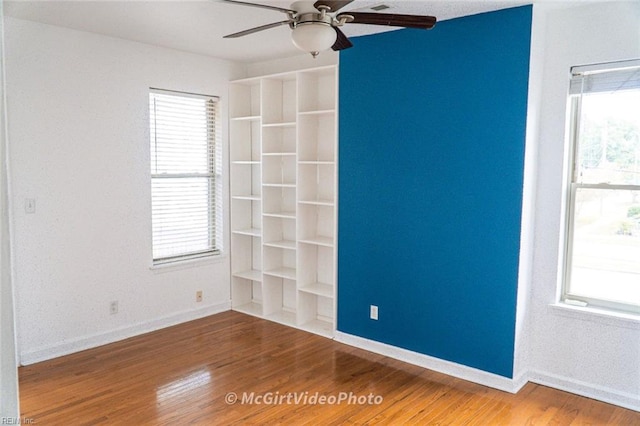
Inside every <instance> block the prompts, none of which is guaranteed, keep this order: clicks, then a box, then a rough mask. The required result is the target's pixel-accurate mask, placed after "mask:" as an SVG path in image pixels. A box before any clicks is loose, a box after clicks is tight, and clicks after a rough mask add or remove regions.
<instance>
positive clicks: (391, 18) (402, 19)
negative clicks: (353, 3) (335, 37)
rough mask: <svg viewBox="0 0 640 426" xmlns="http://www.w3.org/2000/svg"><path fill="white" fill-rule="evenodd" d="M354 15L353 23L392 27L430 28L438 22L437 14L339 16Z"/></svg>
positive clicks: (360, 13)
mask: <svg viewBox="0 0 640 426" xmlns="http://www.w3.org/2000/svg"><path fill="white" fill-rule="evenodd" d="M346 15H350V16H353V21H350V23H353V24H371V25H388V26H392V27H407V28H421V29H425V30H428V29H430V28H433V26H434V25H435V24H436V18H435V16H420V15H393V14H389V13H369V12H346V13H341V14H340V15H338V16H337V18H338V19H340V17H341V16H346Z"/></svg>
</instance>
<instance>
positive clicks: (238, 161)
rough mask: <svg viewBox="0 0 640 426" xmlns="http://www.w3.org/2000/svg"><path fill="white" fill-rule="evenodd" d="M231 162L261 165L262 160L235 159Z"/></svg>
mask: <svg viewBox="0 0 640 426" xmlns="http://www.w3.org/2000/svg"><path fill="white" fill-rule="evenodd" d="M231 164H236V165H252V166H255V165H257V166H259V165H260V164H262V163H261V162H260V161H253V160H235V161H232V162H231Z"/></svg>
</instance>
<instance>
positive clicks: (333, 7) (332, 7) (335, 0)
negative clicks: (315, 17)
mask: <svg viewBox="0 0 640 426" xmlns="http://www.w3.org/2000/svg"><path fill="white" fill-rule="evenodd" d="M352 1H353V0H342V1H340V0H319V1H317V2H315V3H314V4H313V7H315V8H316V9H318V6H327V7H328V8H329V12H336V11H338V10H340V9H342V8H343V7H345V6H346V5H348V4H349V3H351V2H352ZM318 10H320V9H318Z"/></svg>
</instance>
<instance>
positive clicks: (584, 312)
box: [548, 302, 640, 330]
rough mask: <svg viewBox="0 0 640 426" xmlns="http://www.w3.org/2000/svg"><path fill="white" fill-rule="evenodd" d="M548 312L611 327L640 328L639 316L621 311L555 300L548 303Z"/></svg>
mask: <svg viewBox="0 0 640 426" xmlns="http://www.w3.org/2000/svg"><path fill="white" fill-rule="evenodd" d="M548 307H549V312H551V313H552V314H555V315H560V316H563V317H567V318H572V319H577V320H582V321H591V322H595V323H598V324H602V325H609V326H612V327H621V328H630V329H632V330H640V316H638V315H634V314H627V313H623V312H615V311H607V310H604V309H597V308H592V307H581V306H572V305H567V304H566V303H562V302H557V303H552V304H550V305H548Z"/></svg>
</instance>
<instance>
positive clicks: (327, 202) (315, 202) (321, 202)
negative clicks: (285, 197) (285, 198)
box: [298, 199, 335, 207]
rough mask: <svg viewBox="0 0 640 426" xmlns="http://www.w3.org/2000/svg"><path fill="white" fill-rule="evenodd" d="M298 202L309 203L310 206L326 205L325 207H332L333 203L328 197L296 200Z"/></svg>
mask: <svg viewBox="0 0 640 426" xmlns="http://www.w3.org/2000/svg"><path fill="white" fill-rule="evenodd" d="M298 203H300V204H309V205H311V206H327V207H333V206H334V205H335V203H334V201H333V200H330V199H326V200H322V199H320V200H300V201H298Z"/></svg>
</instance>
